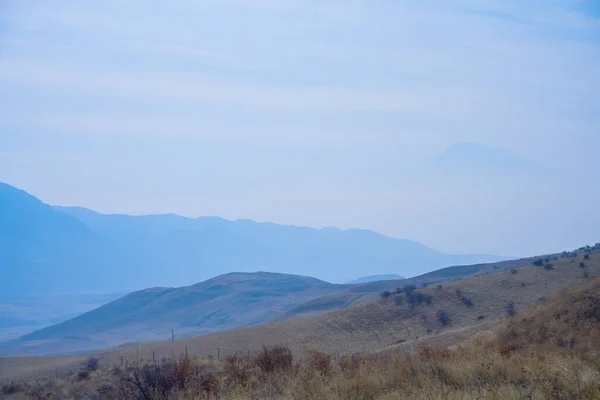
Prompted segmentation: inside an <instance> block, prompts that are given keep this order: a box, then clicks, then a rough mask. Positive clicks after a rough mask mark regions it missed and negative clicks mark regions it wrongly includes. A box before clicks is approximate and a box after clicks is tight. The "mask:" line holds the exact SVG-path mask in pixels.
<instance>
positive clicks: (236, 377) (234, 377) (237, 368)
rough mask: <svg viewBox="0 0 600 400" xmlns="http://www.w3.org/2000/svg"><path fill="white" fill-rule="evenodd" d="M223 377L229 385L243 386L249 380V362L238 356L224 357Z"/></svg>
mask: <svg viewBox="0 0 600 400" xmlns="http://www.w3.org/2000/svg"><path fill="white" fill-rule="evenodd" d="M223 364H224V367H223V371H224V373H225V379H226V381H227V383H228V384H229V385H235V386H238V385H239V386H245V385H246V384H247V383H248V381H249V380H250V362H249V360H248V359H246V358H243V357H240V356H237V355H235V356H229V357H225V360H224V362H223Z"/></svg>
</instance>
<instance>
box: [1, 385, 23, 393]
mask: <svg viewBox="0 0 600 400" xmlns="http://www.w3.org/2000/svg"><path fill="white" fill-rule="evenodd" d="M22 391H23V386H21V384H19V383H17V382H11V383H8V384H6V385H3V386H2V387H1V390H0V394H1V395H9V394H16V393H19V392H22Z"/></svg>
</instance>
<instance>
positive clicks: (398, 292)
mask: <svg viewBox="0 0 600 400" xmlns="http://www.w3.org/2000/svg"><path fill="white" fill-rule="evenodd" d="M394 293H395V294H400V293H402V288H400V287H399V288H397V289H396V290H395V291H394Z"/></svg>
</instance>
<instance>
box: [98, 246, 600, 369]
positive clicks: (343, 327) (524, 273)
mask: <svg viewBox="0 0 600 400" xmlns="http://www.w3.org/2000/svg"><path fill="white" fill-rule="evenodd" d="M583 257H584V256H583V255H581V256H578V257H577V258H563V259H560V260H557V261H552V264H553V267H552V269H546V268H544V267H538V266H533V265H530V266H526V267H522V268H519V269H516V270H515V271H516V273H513V271H511V270H505V271H500V272H496V273H492V274H487V275H481V276H477V277H473V278H468V279H459V280H456V281H453V282H450V283H445V284H443V285H442V286H441V288H440V287H439V286H430V287H427V288H424V289H417V290H416V291H415V294H422V295H424V296H425V295H429V296H431V303H430V304H426V302H425V301H424V302H423V303H421V304H418V303H415V304H410V302H409V301H408V299H407V295H406V293H402V294H400V295H391V296H390V297H388V298H387V299H382V298H379V299H377V300H375V301H371V302H368V303H364V304H358V305H355V306H352V307H350V308H347V309H342V310H334V311H330V312H324V313H321V314H317V315H313V316H309V317H304V318H297V319H293V320H287V321H281V322H276V323H271V324H266V325H260V326H255V327H249V328H242V329H236V330H231V331H225V332H219V333H215V334H209V335H205V336H200V337H196V338H191V339H184V340H180V341H176V342H174V343H171V342H161V343H153V344H140V346H139V349H138V348H136V347H135V346H132V347H129V348H120V349H117V350H111V351H107V352H101V353H98V354H97V356H98V357H102V358H103V359H104V360H106V363H108V364H120V360H121V357H122V358H123V359H125V360H129V361H130V362H134V361H135V360H137V359H145V360H148V359H150V358H152V355H153V354H154V357H155V358H162V357H173V356H174V355H175V356H177V355H179V354H181V353H184V352H185V349H186V347H187V352H188V354H189V355H190V356H193V357H197V358H198V359H205V360H208V359H210V358H211V357H212V358H214V359H217V358H221V359H223V358H224V357H225V356H228V355H233V354H236V353H239V352H241V353H247V352H248V351H249V352H251V353H252V352H256V351H259V350H260V349H261V348H262V346H263V345H271V346H276V345H282V346H287V347H289V348H291V349H292V350H293V351H294V352H296V353H297V354H300V353H306V352H310V351H323V352H328V353H332V354H333V353H335V354H337V353H340V354H342V353H352V352H362V351H368V352H374V351H377V350H380V349H384V348H387V347H390V346H392V347H393V346H397V345H399V344H401V345H402V346H405V347H406V346H410V345H411V344H412V343H413V342H415V341H417V342H422V341H423V340H430V341H434V342H439V344H449V343H453V342H456V340H459V339H461V338H463V337H467V336H469V335H471V334H472V333H473V332H474V331H477V330H481V329H488V327H489V326H490V324H493V323H496V322H498V321H500V320H502V319H504V318H506V317H507V313H506V307H507V305H508V303H509V302H514V305H515V309H516V310H523V309H525V308H529V307H532V306H535V305H536V304H538V303H540V302H543V301H544V299H545V298H547V297H549V296H551V295H553V294H555V293H557V292H558V291H560V290H561V289H563V288H565V287H568V286H570V285H573V284H577V283H580V282H583V281H585V280H586V279H589V278H593V277H596V276H599V275H600V254H598V253H593V254H591V255H589V256H588V257H589V258H590V259H589V260H583ZM582 262H583V263H584V264H585V265H586V267H585V268H581V267H580V263H582ZM586 276H587V278H586ZM466 299H469V300H470V301H471V303H472V305H471V306H469V305H468V304H467V303H465V302H468V300H466ZM440 310H442V311H445V312H446V313H447V314H448V315H449V318H450V322H449V323H448V324H442V323H440V321H439V320H438V316H437V314H438V312H439V311H440ZM219 356H220V357H219Z"/></svg>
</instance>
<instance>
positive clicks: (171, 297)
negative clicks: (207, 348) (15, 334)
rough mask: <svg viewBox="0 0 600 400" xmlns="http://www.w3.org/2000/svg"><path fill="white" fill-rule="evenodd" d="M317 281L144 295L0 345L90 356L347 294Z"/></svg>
mask: <svg viewBox="0 0 600 400" xmlns="http://www.w3.org/2000/svg"><path fill="white" fill-rule="evenodd" d="M345 288H346V286H343V285H334V284H331V283H328V282H324V281H320V280H318V279H314V278H309V277H303V276H296V275H284V274H274V273H266V272H259V273H229V274H226V275H221V276H218V277H216V278H212V279H209V280H207V281H204V282H201V283H198V284H195V285H192V286H186V287H180V288H150V289H145V290H140V291H137V292H134V293H131V294H129V295H126V296H124V297H122V298H119V299H117V300H115V301H112V302H110V303H108V304H106V305H104V306H101V307H99V308H96V309H94V310H92V311H89V312H86V313H84V314H82V315H79V316H76V317H74V318H72V319H69V320H67V321H65V322H61V323H58V324H56V325H52V326H50V327H47V328H44V329H41V330H38V331H35V332H33V333H30V334H27V335H24V336H22V337H20V338H18V339H16V340H12V341H8V342H6V343H4V344H0V352H1V351H2V350H5V351H6V350H10V351H12V352H17V353H18V354H37V355H39V354H46V353H61V352H62V353H68V352H77V351H78V352H81V351H90V350H93V349H101V348H108V347H113V346H118V345H121V344H123V343H126V342H137V341H142V342H143V341H157V340H166V339H167V338H169V337H171V334H172V332H174V333H175V335H176V336H177V338H182V337H191V336H198V335H202V334H206V333H210V332H215V331H221V330H227V329H232V328H239V327H243V326H251V325H257V324H261V323H265V322H267V321H270V320H272V319H273V318H274V317H276V316H279V315H281V314H283V313H285V312H286V311H288V310H289V309H291V308H293V307H294V306H295V305H297V304H299V303H302V302H305V301H308V300H310V299H313V298H316V297H320V296H323V295H325V294H329V293H335V292H340V291H342V290H345Z"/></svg>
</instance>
